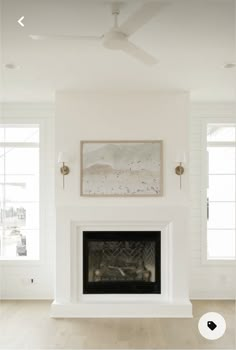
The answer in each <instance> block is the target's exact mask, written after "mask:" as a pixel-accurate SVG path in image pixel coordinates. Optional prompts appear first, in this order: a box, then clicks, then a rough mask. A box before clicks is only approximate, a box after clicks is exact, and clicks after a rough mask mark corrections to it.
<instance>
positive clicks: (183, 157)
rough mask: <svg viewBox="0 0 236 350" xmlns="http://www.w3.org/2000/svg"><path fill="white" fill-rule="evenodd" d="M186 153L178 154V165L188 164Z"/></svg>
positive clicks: (176, 160)
mask: <svg viewBox="0 0 236 350" xmlns="http://www.w3.org/2000/svg"><path fill="white" fill-rule="evenodd" d="M186 160H187V158H186V153H185V152H178V153H176V158H175V162H176V163H186Z"/></svg>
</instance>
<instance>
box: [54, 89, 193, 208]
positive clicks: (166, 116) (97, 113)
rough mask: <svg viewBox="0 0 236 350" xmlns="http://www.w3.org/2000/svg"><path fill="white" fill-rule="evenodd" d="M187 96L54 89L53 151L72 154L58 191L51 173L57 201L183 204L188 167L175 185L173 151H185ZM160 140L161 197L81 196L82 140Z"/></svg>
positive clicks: (174, 154)
mask: <svg viewBox="0 0 236 350" xmlns="http://www.w3.org/2000/svg"><path fill="white" fill-rule="evenodd" d="M188 120H189V96H188V94H187V93H173V94H158V93H120V94H109V93H108V94H106V93H100V94H99V93H75V92H66V93H58V94H57V97H56V152H58V151H65V152H67V153H68V155H69V156H70V157H71V163H70V166H71V173H70V175H69V176H67V178H66V179H65V181H66V184H65V186H66V189H65V191H63V190H62V186H61V183H62V179H61V176H60V175H59V173H58V172H57V176H56V185H57V191H56V203H57V205H68V204H69V205H72V204H75V205H78V204H80V205H95V204H96V203H98V204H99V205H101V204H103V203H105V204H106V205H110V204H111V205H112V204H114V205H117V204H119V205H120V204H122V205H146V204H151V205H170V204H172V205H173V204H175V205H176V204H177V205H183V204H184V205H186V204H187V203H188V171H186V173H185V176H184V180H183V189H182V191H180V189H179V177H178V176H176V175H175V173H174V168H175V166H176V163H175V158H176V153H177V152H178V151H179V150H180V151H182V150H184V151H188V132H189V126H188ZM109 139H110V140H152V139H153V140H163V159H164V196H163V197H159V198H152V199H150V198H146V199H145V198H139V199H137V198H135V199H131V198H128V199H127V198H126V199H124V198H123V199H122V198H118V199H117V198H116V199H107V198H106V199H101V198H100V199H99V200H98V199H93V198H89V199H88V198H87V199H86V198H81V197H80V193H79V173H80V166H79V159H80V141H81V140H109Z"/></svg>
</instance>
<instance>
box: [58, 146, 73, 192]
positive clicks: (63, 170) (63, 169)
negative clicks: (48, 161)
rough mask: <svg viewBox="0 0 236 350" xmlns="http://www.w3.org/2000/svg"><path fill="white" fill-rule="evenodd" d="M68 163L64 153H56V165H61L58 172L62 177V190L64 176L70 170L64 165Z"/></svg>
mask: <svg viewBox="0 0 236 350" xmlns="http://www.w3.org/2000/svg"><path fill="white" fill-rule="evenodd" d="M67 161H68V159H67V157H66V155H65V153H64V152H59V153H58V163H60V164H62V166H61V167H60V171H61V174H62V176H63V180H62V187H63V189H64V187H65V175H68V174H69V172H70V168H69V167H68V166H67V165H65V163H66V162H67Z"/></svg>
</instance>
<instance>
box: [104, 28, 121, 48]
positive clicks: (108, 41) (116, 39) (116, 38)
mask: <svg viewBox="0 0 236 350" xmlns="http://www.w3.org/2000/svg"><path fill="white" fill-rule="evenodd" d="M126 40H127V36H126V34H124V33H122V32H119V31H117V30H112V31H110V32H108V33H106V34H104V39H103V45H104V46H105V47H106V48H107V49H110V50H121V49H122V48H123V47H124V43H125V41H126Z"/></svg>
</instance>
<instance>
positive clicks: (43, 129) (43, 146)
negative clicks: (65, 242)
mask: <svg viewBox="0 0 236 350" xmlns="http://www.w3.org/2000/svg"><path fill="white" fill-rule="evenodd" d="M43 112H44V114H45V112H46V114H47V115H48V116H49V117H51V115H52V110H51V108H49V109H48V110H47V108H45V110H44V111H43ZM12 114H13V115H14V114H18V113H15V112H13V113H12ZM22 114H24V113H23V111H22V110H20V115H19V116H18V115H16V116H15V117H9V116H8V115H7V116H6V117H5V118H1V120H0V124H2V125H6V126H7V125H12V124H13V125H17V124H18V125H21V126H23V125H27V126H30V125H38V126H39V129H40V139H39V147H40V164H39V178H40V183H39V203H40V204H39V205H40V213H39V220H40V221H39V222H40V227H39V258H36V259H32V258H27V257H13V258H7V257H6V258H4V257H0V266H18V267H19V266H22V267H23V266H29V265H30V266H40V265H43V264H44V261H45V257H46V249H45V247H46V237H45V234H44V231H45V227H46V224H45V214H44V212H43V207H44V205H43V204H44V203H45V202H46V199H45V191H43V188H44V184H46V181H47V179H46V174H45V172H44V171H42V169H45V165H46V163H47V161H48V159H46V155H47V143H48V140H47V138H48V135H47V129H48V119H49V118H48V117H43V116H40V117H38V118H37V117H32V115H37V110H35V109H34V108H33V109H32V110H31V109H30V110H27V111H26V114H28V115H29V116H27V117H23V116H22Z"/></svg>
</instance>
